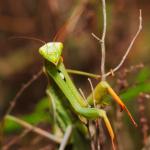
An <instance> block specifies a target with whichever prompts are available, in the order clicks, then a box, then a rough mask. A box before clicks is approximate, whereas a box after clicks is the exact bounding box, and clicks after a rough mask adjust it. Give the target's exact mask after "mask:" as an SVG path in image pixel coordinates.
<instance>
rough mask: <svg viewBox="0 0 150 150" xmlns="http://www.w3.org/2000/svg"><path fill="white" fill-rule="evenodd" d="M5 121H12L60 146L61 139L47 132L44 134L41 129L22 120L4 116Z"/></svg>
mask: <svg viewBox="0 0 150 150" xmlns="http://www.w3.org/2000/svg"><path fill="white" fill-rule="evenodd" d="M6 119H8V120H12V121H14V122H16V123H18V124H19V125H21V126H23V127H24V128H26V129H29V130H31V131H33V132H35V133H37V134H39V135H41V136H43V137H46V138H48V139H49V140H51V141H53V142H55V143H58V144H60V143H61V142H62V139H61V138H59V137H56V136H54V135H52V134H50V133H49V132H46V131H45V130H43V129H40V128H38V127H35V126H33V125H31V124H29V123H27V122H26V121H23V120H21V119H19V118H17V117H15V116H12V115H7V116H6Z"/></svg>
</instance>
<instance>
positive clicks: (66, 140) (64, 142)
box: [59, 125, 73, 150]
mask: <svg viewBox="0 0 150 150" xmlns="http://www.w3.org/2000/svg"><path fill="white" fill-rule="evenodd" d="M72 129H73V127H72V126H71V125H69V126H68V127H67V129H66V133H65V135H64V138H63V140H62V142H61V144H60V147H59V150H64V149H65V147H66V145H67V142H68V140H69V138H70V135H71V133H72Z"/></svg>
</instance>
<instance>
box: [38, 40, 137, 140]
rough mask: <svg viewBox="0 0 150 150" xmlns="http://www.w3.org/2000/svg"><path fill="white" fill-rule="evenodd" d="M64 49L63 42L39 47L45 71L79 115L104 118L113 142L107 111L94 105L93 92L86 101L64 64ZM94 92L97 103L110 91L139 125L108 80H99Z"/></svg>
mask: <svg viewBox="0 0 150 150" xmlns="http://www.w3.org/2000/svg"><path fill="white" fill-rule="evenodd" d="M62 50H63V44H62V43H61V42H49V43H46V44H45V45H43V46H42V47H40V48H39V53H40V54H41V55H42V56H43V58H44V61H45V68H44V71H45V72H46V73H47V75H48V78H52V79H53V80H54V82H55V83H56V84H57V86H58V87H59V89H60V90H61V91H62V92H63V94H64V95H65V96H66V98H67V100H68V101H69V103H70V104H71V106H72V108H73V110H74V111H75V113H76V114H77V115H79V116H83V117H85V118H87V119H96V118H98V117H101V118H102V119H103V120H104V122H105V125H106V127H107V129H108V132H109V134H110V137H111V140H112V142H113V141H114V137H115V136H114V132H113V129H112V127H111V124H110V122H109V120H108V117H107V115H106V112H105V111H104V110H102V109H98V108H94V107H92V105H93V97H92V94H91V95H90V96H89V97H88V98H87V101H85V100H84V99H83V97H82V96H81V95H80V93H79V92H78V90H77V88H76V87H75V85H74V83H73V82H72V80H71V78H70V77H69V75H68V73H67V70H66V68H65V66H64V64H63V58H62V56H61V53H62ZM93 92H94V95H95V101H96V103H100V101H101V100H102V98H103V96H105V95H106V94H107V93H109V94H110V95H111V96H112V97H113V98H114V99H115V101H116V102H117V103H118V104H119V105H120V106H121V108H122V109H123V110H126V111H127V113H128V115H129V117H130V119H131V121H132V122H133V124H134V125H135V126H137V124H136V123H135V121H134V119H133V117H132V116H131V114H130V112H129V111H128V109H127V107H126V106H125V104H124V103H123V102H122V101H121V99H120V98H119V96H117V94H116V93H115V92H114V90H113V89H112V88H111V86H110V85H109V84H108V83H107V81H101V82H99V83H98V84H97V86H96V87H95V89H94V91H93ZM89 105H90V107H89Z"/></svg>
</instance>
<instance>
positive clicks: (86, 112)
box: [74, 105, 115, 149]
mask: <svg viewBox="0 0 150 150" xmlns="http://www.w3.org/2000/svg"><path fill="white" fill-rule="evenodd" d="M74 109H75V111H76V112H77V113H78V114H81V115H82V116H84V117H86V118H89V119H96V118H98V117H101V118H102V119H103V120H104V123H105V125H106V127H107V130H108V132H109V135H110V137H111V141H112V145H113V149H115V146H114V132H113V129H112V126H111V124H110V121H109V119H108V117H107V114H106V112H105V111H104V110H102V109H98V108H87V107H81V106H79V105H78V106H76V107H75V108H74Z"/></svg>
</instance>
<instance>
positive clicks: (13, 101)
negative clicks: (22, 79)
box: [5, 69, 43, 116]
mask: <svg viewBox="0 0 150 150" xmlns="http://www.w3.org/2000/svg"><path fill="white" fill-rule="evenodd" d="M42 73H43V69H41V70H40V71H39V72H38V73H37V74H36V75H34V76H33V77H32V78H31V79H30V80H29V81H28V82H27V83H26V84H24V85H23V86H22V87H21V88H20V90H19V91H18V92H17V94H16V96H15V97H14V98H13V100H11V102H10V106H9V108H8V110H7V112H6V114H5V116H7V115H8V114H10V113H11V111H12V109H13V108H14V107H15V105H16V102H17V100H18V98H19V97H20V96H21V94H22V93H23V92H24V91H25V90H26V89H27V88H28V87H29V86H30V85H31V84H32V83H33V82H34V81H35V80H37V79H38V78H39V77H40V76H41V75H42Z"/></svg>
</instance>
